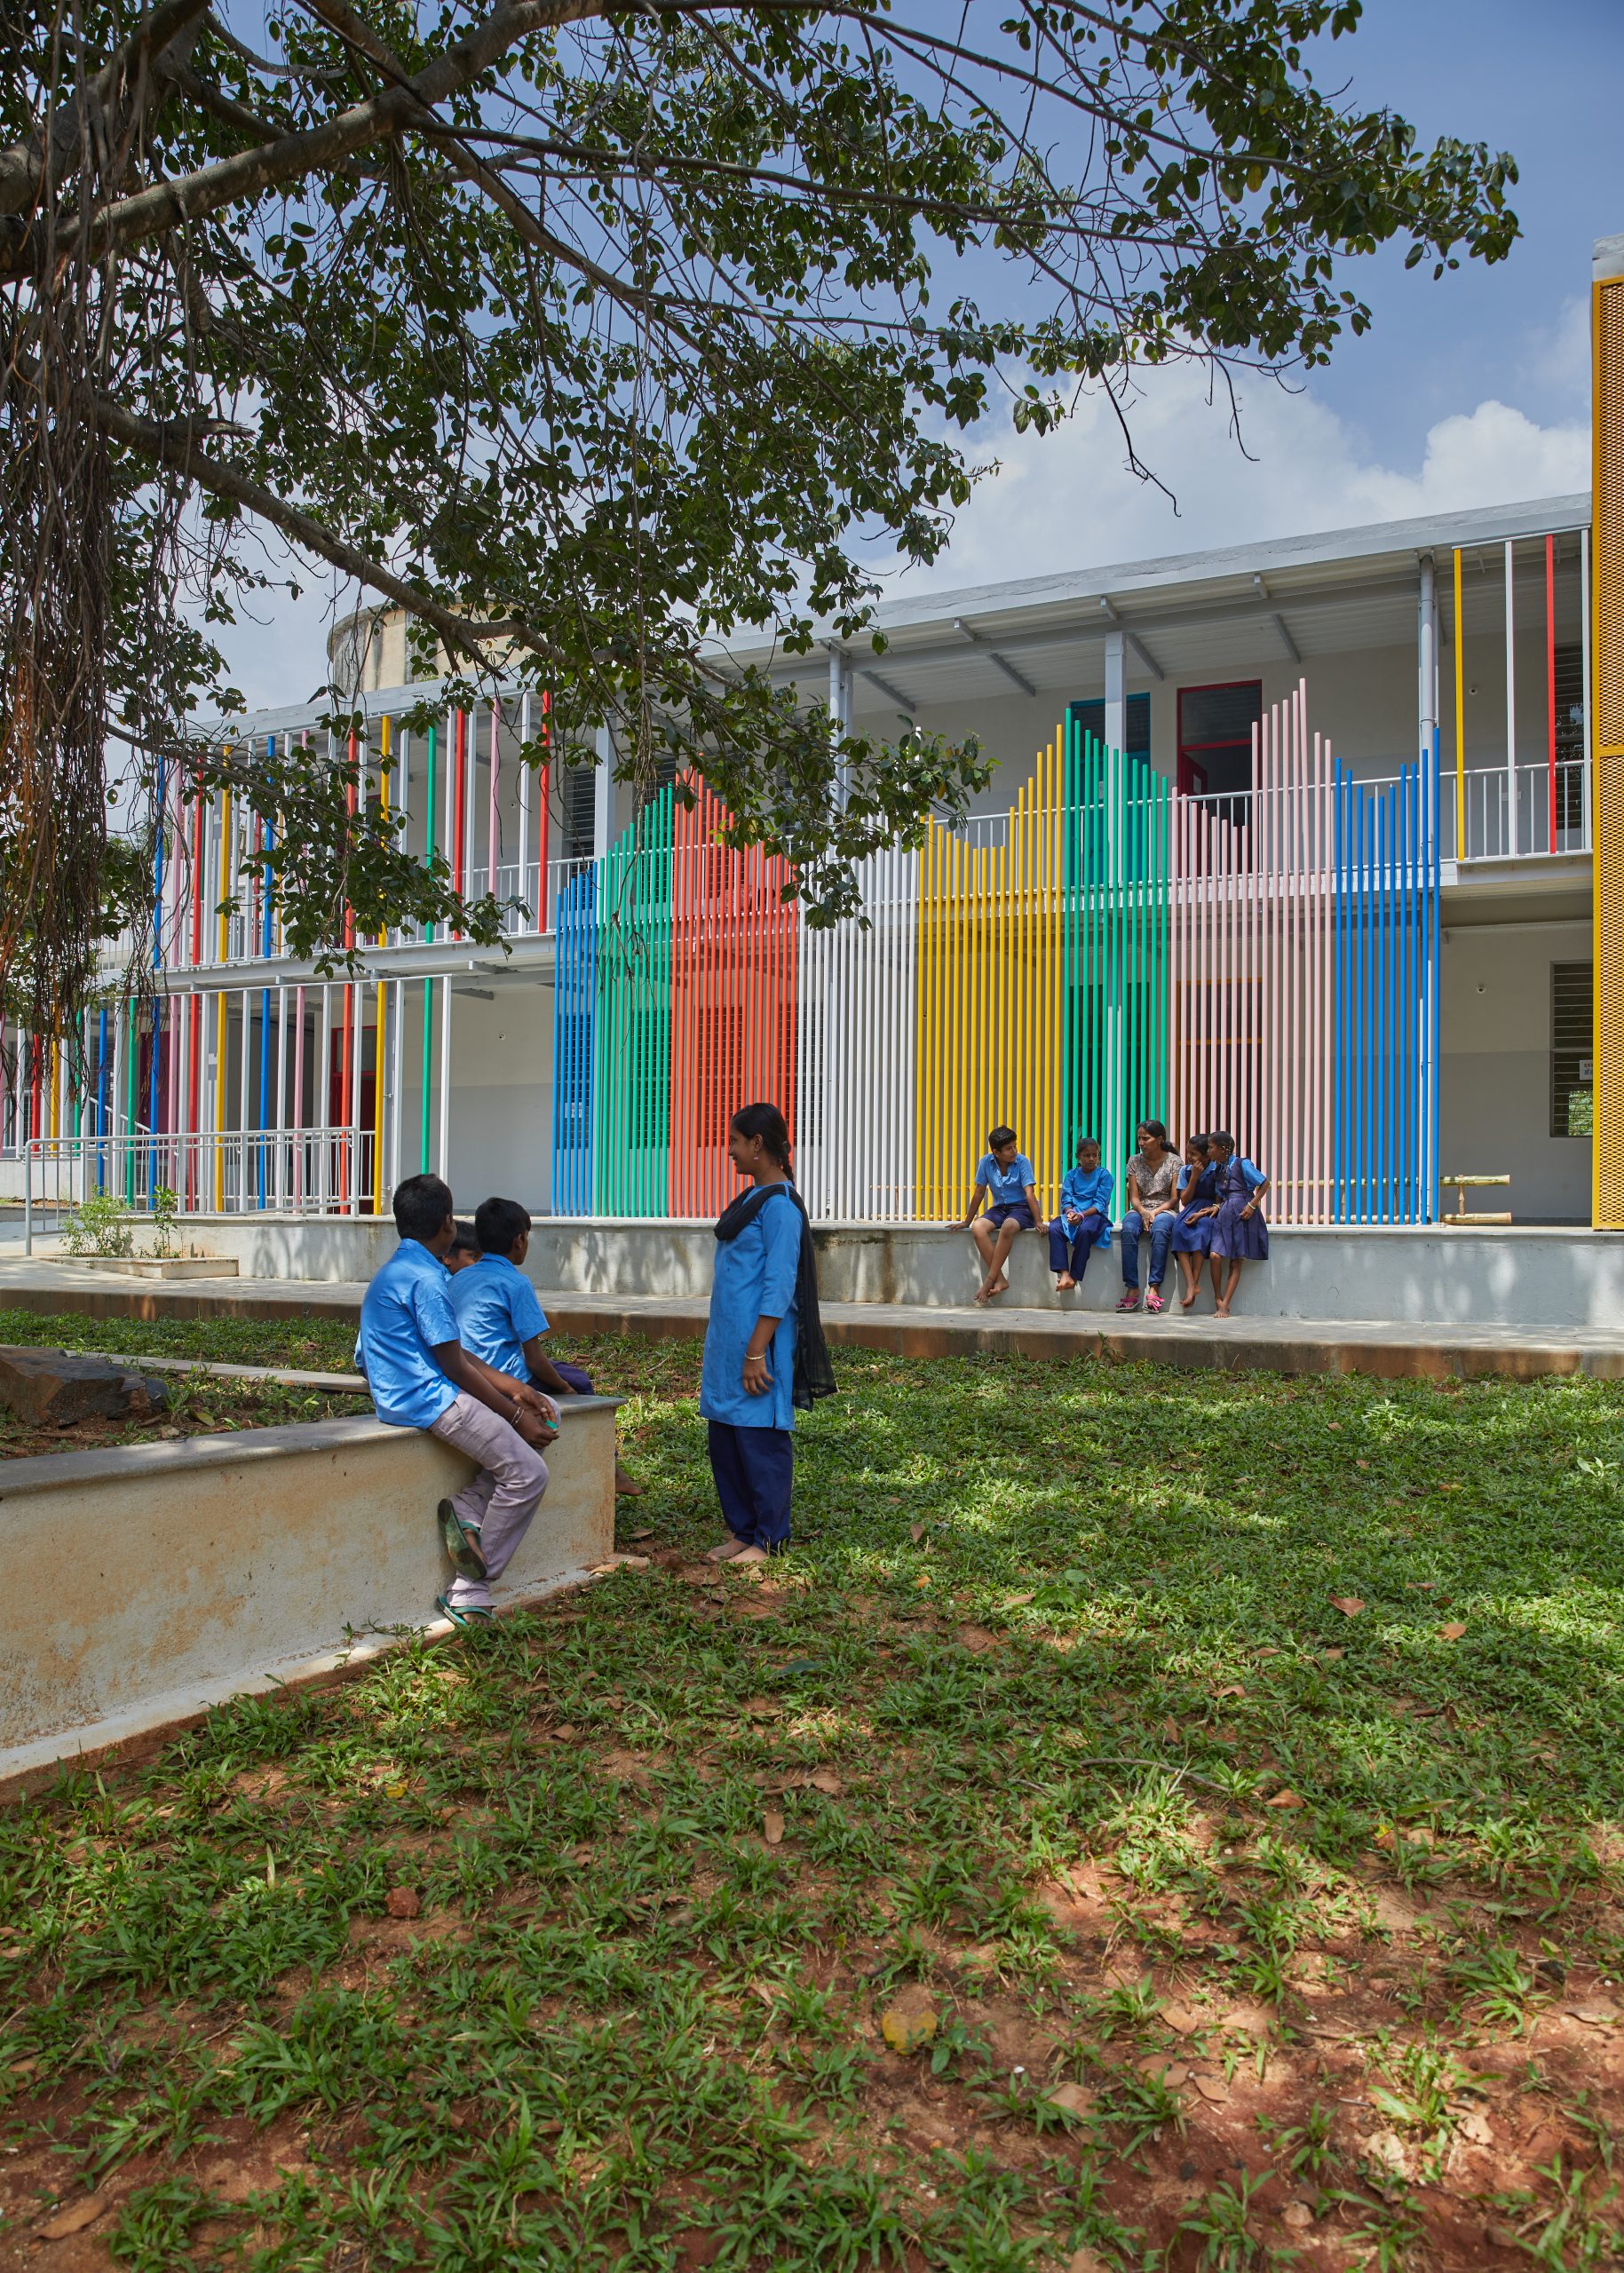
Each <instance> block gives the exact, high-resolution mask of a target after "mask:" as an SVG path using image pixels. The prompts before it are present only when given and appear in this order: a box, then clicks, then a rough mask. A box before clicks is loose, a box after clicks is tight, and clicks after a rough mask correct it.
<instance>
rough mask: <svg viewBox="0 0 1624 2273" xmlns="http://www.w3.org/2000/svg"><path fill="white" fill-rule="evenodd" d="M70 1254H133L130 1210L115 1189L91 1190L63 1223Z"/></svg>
mask: <svg viewBox="0 0 1624 2273" xmlns="http://www.w3.org/2000/svg"><path fill="white" fill-rule="evenodd" d="M62 1237H63V1239H65V1240H66V1241H67V1252H68V1253H69V1255H104V1256H107V1258H109V1259H112V1258H115V1257H117V1256H119V1255H133V1254H134V1252H135V1239H134V1236H133V1234H132V1232H131V1227H130V1210H129V1208H126V1207H125V1205H124V1203H123V1200H121V1199H120V1198H119V1196H118V1194H117V1193H116V1192H91V1193H90V1194H89V1195H88V1196H87V1198H86V1199H85V1200H84V1203H83V1206H82V1207H79V1208H75V1210H74V1212H73V1214H72V1215H71V1216H68V1217H67V1221H66V1222H65V1223H64V1224H63V1226H62Z"/></svg>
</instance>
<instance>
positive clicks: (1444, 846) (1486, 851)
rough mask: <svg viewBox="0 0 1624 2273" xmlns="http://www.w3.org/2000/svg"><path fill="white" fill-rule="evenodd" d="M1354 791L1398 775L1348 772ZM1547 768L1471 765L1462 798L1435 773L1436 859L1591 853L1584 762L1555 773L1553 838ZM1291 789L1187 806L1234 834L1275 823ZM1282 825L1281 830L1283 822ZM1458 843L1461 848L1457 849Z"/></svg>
mask: <svg viewBox="0 0 1624 2273" xmlns="http://www.w3.org/2000/svg"><path fill="white" fill-rule="evenodd" d="M1349 772H1350V775H1351V779H1352V782H1353V786H1354V788H1355V789H1356V790H1361V789H1364V790H1370V791H1373V792H1374V791H1376V790H1381V789H1390V788H1392V787H1393V786H1394V784H1395V783H1396V782H1397V781H1398V778H1399V776H1398V770H1397V768H1396V767H1395V768H1394V769H1393V770H1392V771H1390V772H1379V773H1365V772H1359V773H1357V774H1353V773H1352V772H1351V769H1349ZM1552 787H1553V784H1552V780H1551V775H1550V770H1549V767H1547V766H1546V765H1544V764H1530V765H1518V766H1517V770H1516V776H1515V806H1514V804H1513V782H1512V777H1511V776H1510V775H1509V774H1508V772H1507V770H1506V768H1505V767H1504V766H1503V765H1482V766H1471V767H1470V768H1469V769H1468V771H1467V773H1466V777H1465V782H1464V792H1465V794H1464V797H1463V798H1461V797H1458V796H1457V789H1456V778H1455V776H1454V773H1452V772H1448V771H1447V770H1441V771H1440V772H1439V774H1438V855H1439V858H1440V859H1445V860H1454V859H1467V860H1513V859H1533V858H1538V857H1540V856H1541V855H1544V854H1547V853H1549V852H1551V851H1553V850H1554V851H1557V853H1564V852H1588V851H1589V850H1590V806H1589V790H1588V782H1587V780H1586V769H1585V766H1584V764H1583V761H1582V760H1580V759H1573V760H1572V761H1567V762H1565V763H1564V764H1560V765H1558V766H1557V769H1556V780H1555V784H1554V787H1555V790H1556V807H1557V815H1556V818H1557V828H1556V837H1555V843H1554V845H1553V843H1552V835H1551V826H1550V820H1551V811H1550V809H1551V791H1552ZM1300 794H1301V793H1300V792H1296V791H1257V790H1251V789H1239V790H1232V791H1227V792H1225V793H1224V794H1222V795H1211V796H1208V795H1205V794H1196V793H1192V795H1191V796H1190V797H1189V799H1188V800H1187V802H1188V803H1189V804H1194V805H1200V806H1201V807H1202V808H1203V809H1204V810H1205V811H1206V812H1209V813H1210V814H1211V815H1212V816H1213V818H1214V819H1215V820H1221V821H1224V822H1225V823H1227V824H1228V826H1229V828H1231V829H1232V830H1234V831H1236V832H1237V833H1239V832H1240V831H1246V830H1251V829H1255V828H1259V827H1260V826H1262V825H1263V824H1264V822H1265V821H1268V820H1271V819H1273V818H1274V816H1273V815H1272V813H1271V810H1270V806H1271V800H1272V799H1273V798H1275V797H1297V796H1300ZM1462 804H1463V807H1464V817H1465V824H1466V825H1465V831H1464V835H1463V836H1462V833H1461V830H1460V828H1459V820H1460V815H1459V813H1458V812H1457V806H1458V805H1462ZM1280 825H1281V826H1282V827H1284V826H1287V823H1286V821H1285V820H1284V819H1283V817H1282V819H1281V820H1280ZM1458 843H1459V844H1463V845H1464V848H1465V849H1464V851H1459V850H1457V844H1458Z"/></svg>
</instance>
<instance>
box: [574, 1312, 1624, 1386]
mask: <svg viewBox="0 0 1624 2273" xmlns="http://www.w3.org/2000/svg"><path fill="white" fill-rule="evenodd" d="M543 1302H544V1303H545V1306H546V1310H547V1314H548V1317H549V1318H550V1319H551V1320H552V1322H553V1324H554V1325H555V1326H558V1327H560V1328H562V1329H563V1330H564V1331H565V1332H566V1333H568V1334H630V1335H642V1336H644V1337H645V1338H646V1339H650V1340H660V1341H665V1340H674V1341H681V1340H693V1339H696V1338H698V1337H699V1336H701V1335H702V1334H703V1333H704V1331H705V1312H706V1307H707V1306H706V1304H705V1303H701V1302H696V1301H693V1300H686V1301H680V1302H678V1301H661V1300H660V1299H659V1298H658V1297H656V1296H654V1295H646V1296H641V1297H637V1298H631V1297H628V1298H625V1299H623V1300H622V1301H620V1302H618V1303H616V1302H604V1301H593V1300H592V1299H590V1297H583V1296H579V1295H570V1294H560V1293H557V1292H555V1291H553V1290H551V1289H546V1290H544V1291H543ZM823 1325H824V1332H825V1334H826V1335H827V1337H828V1341H829V1342H831V1344H833V1345H836V1346H837V1347H838V1346H841V1345H844V1346H845V1347H847V1348H851V1349H859V1350H891V1352H892V1353H893V1354H894V1355H895V1356H897V1357H899V1358H962V1357H964V1356H966V1355H969V1354H970V1353H972V1352H978V1353H980V1354H982V1355H985V1356H994V1357H998V1356H1009V1357H1020V1358H1050V1359H1054V1360H1056V1361H1058V1362H1060V1363H1075V1362H1076V1361H1077V1360H1079V1359H1081V1358H1101V1359H1104V1360H1105V1362H1106V1363H1108V1364H1115V1365H1123V1366H1149V1365H1154V1366H1175V1367H1177V1368H1181V1369H1184V1370H1188V1371H1191V1372H1196V1373H1273V1374H1374V1375H1376V1376H1378V1377H1379V1378H1382V1379H1386V1380H1392V1381H1403V1380H1443V1379H1446V1378H1454V1379H1458V1380H1467V1381H1475V1380H1488V1379H1492V1378H1500V1379H1506V1378H1509V1379H1511V1380H1515V1381H1534V1380H1538V1379H1541V1378H1542V1377H1544V1376H1546V1375H1549V1374H1588V1375H1589V1376H1591V1377H1592V1378H1593V1379H1595V1380H1598V1381H1617V1380H1621V1379H1624V1342H1621V1341H1620V1339H1619V1338H1618V1337H1616V1336H1614V1335H1611V1334H1583V1333H1565V1332H1562V1331H1560V1330H1559V1329H1551V1330H1549V1331H1546V1332H1536V1331H1531V1332H1529V1333H1528V1334H1525V1335H1515V1336H1514V1335H1511V1334H1508V1333H1507V1332H1506V1330H1505V1329H1504V1328H1503V1327H1479V1328H1477V1330H1476V1331H1475V1332H1470V1331H1468V1330H1466V1329H1464V1328H1459V1327H1447V1326H1435V1327H1427V1326H1382V1325H1376V1324H1368V1323H1367V1324H1358V1323H1355V1324H1352V1325H1348V1326H1344V1327H1340V1328H1335V1329H1334V1328H1316V1327H1312V1326H1310V1325H1304V1324H1302V1323H1298V1322H1295V1321H1292V1320H1289V1319H1216V1320H1215V1319H1210V1318H1206V1319H1203V1318H1200V1317H1197V1318H1195V1319H1184V1318H1178V1317H1163V1318H1160V1319H1150V1318H1145V1317H1144V1316H1143V1315H1140V1316H1138V1317H1132V1318H1121V1319H1119V1318H1113V1320H1112V1323H1111V1324H1110V1325H1109V1326H1108V1327H1104V1326H1102V1327H1096V1326H1093V1325H1091V1324H1090V1323H1089V1321H1088V1320H1087V1319H1058V1318H1055V1317H1052V1316H1050V1315H1048V1314H1046V1313H1045V1312H1043V1311H1033V1310H1025V1309H1016V1310H1010V1309H1005V1308H1002V1307H1000V1308H999V1309H998V1310H996V1311H980V1310H963V1311H952V1310H936V1309H927V1308H924V1307H923V1306H909V1305H907V1304H903V1303H893V1304H891V1305H888V1306H886V1305H881V1304H879V1303H825V1304H824V1306H823Z"/></svg>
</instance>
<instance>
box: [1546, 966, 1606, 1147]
mask: <svg viewBox="0 0 1624 2273" xmlns="http://www.w3.org/2000/svg"><path fill="white" fill-rule="evenodd" d="M1591 969H1592V966H1591V965H1590V964H1589V963H1588V962H1554V963H1552V965H1551V967H1550V1133H1551V1135H1552V1136H1553V1137H1588V1135H1589V1134H1590V1100H1591V1092H1592V1089H1593V1086H1594V1083H1593V1078H1592V1077H1593V1068H1592V1065H1591V1051H1592V1049H1594V1047H1595V1038H1594V1034H1593V1030H1592V1026H1591V1018H1592V1015H1593V1013H1592V1008H1591V986H1590V981H1591Z"/></svg>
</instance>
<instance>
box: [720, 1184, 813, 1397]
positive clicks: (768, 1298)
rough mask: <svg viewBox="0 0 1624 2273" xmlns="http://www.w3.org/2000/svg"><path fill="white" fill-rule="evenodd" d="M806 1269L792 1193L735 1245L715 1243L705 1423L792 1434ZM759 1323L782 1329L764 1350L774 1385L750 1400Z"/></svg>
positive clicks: (768, 1207)
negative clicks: (748, 1383)
mask: <svg viewBox="0 0 1624 2273" xmlns="http://www.w3.org/2000/svg"><path fill="white" fill-rule="evenodd" d="M800 1263H801V1211H800V1209H799V1208H797V1207H796V1204H795V1202H794V1200H791V1199H790V1198H789V1196H788V1186H785V1187H784V1189H783V1190H782V1191H781V1192H774V1193H773V1195H772V1198H771V1199H769V1200H764V1202H763V1203H762V1208H761V1212H760V1213H759V1215H757V1216H756V1217H755V1218H754V1220H753V1221H752V1222H750V1223H748V1224H746V1225H745V1227H744V1229H743V1230H742V1231H741V1232H740V1233H739V1236H738V1238H737V1239H726V1240H723V1239H718V1240H717V1268H716V1277H715V1279H714V1280H713V1281H712V1283H711V1288H710V1318H709V1324H708V1325H707V1326H706V1328H705V1357H704V1363H703V1365H702V1366H701V1371H700V1390H699V1409H700V1417H701V1420H705V1421H725V1422H729V1423H730V1424H731V1425H732V1426H733V1428H735V1429H793V1428H794V1426H795V1405H794V1401H793V1396H792V1391H793V1390H794V1386H795V1334H796V1322H795V1300H796V1276H797V1273H798V1272H799V1270H800ZM759 1318H775V1319H777V1320H778V1331H777V1332H776V1333H775V1334H773V1336H772V1344H771V1346H770V1348H769V1349H768V1350H767V1352H766V1358H767V1371H768V1372H769V1373H770V1374H772V1383H771V1385H770V1387H769V1388H768V1389H767V1390H766V1391H765V1393H764V1395H763V1396H760V1397H752V1396H750V1394H749V1391H748V1390H746V1388H745V1386H744V1353H745V1350H747V1348H748V1347H749V1339H750V1336H751V1334H754V1333H755V1331H756V1321H757V1319H759Z"/></svg>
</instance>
